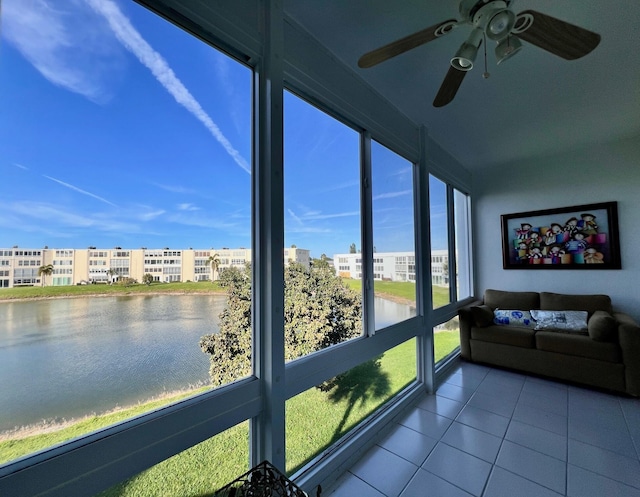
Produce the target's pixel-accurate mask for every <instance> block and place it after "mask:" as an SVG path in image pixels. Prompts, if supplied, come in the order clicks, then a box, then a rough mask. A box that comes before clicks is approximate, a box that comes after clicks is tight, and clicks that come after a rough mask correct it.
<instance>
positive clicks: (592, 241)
mask: <svg viewBox="0 0 640 497" xmlns="http://www.w3.org/2000/svg"><path fill="white" fill-rule="evenodd" d="M502 229H503V233H502V236H503V259H504V267H505V269H514V268H522V269H524V268H527V267H530V266H536V267H540V268H541V267H545V268H549V269H551V268H563V269H568V268H584V269H587V268H593V269H604V268H607V269H618V268H619V267H620V253H619V245H618V232H617V210H616V204H615V202H609V203H606V204H593V205H584V206H574V207H566V208H562V209H549V210H542V211H532V212H523V213H518V214H510V215H504V216H502Z"/></svg>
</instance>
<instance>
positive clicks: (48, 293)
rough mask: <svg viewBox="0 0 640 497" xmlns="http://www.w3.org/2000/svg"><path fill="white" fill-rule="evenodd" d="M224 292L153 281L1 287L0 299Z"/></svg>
mask: <svg viewBox="0 0 640 497" xmlns="http://www.w3.org/2000/svg"><path fill="white" fill-rule="evenodd" d="M212 292H224V290H223V289H221V288H220V285H219V284H218V282H217V281H216V282H214V283H212V282H210V281H198V282H189V283H186V282H184V283H182V282H180V283H151V285H143V284H135V285H131V286H122V285H119V284H117V283H116V284H113V285H69V286H45V287H41V286H24V287H18V288H2V289H0V300H13V299H31V298H48V297H81V296H83V295H86V296H89V295H122V294H125V295H138V294H143V293H212Z"/></svg>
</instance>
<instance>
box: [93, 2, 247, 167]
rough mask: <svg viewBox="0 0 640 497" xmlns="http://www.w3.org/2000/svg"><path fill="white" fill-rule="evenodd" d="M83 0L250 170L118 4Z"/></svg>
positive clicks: (228, 152) (178, 100) (237, 161)
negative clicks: (100, 15)
mask: <svg viewBox="0 0 640 497" xmlns="http://www.w3.org/2000/svg"><path fill="white" fill-rule="evenodd" d="M86 1H87V3H88V4H89V5H90V6H91V7H92V8H93V9H94V10H95V11H96V12H98V13H100V14H102V15H103V16H104V18H105V19H106V20H107V22H108V23H109V26H110V27H111V29H112V30H113V33H114V34H115V36H116V38H117V39H118V40H119V41H120V43H122V45H123V46H124V47H125V48H126V49H127V50H129V51H130V52H131V53H132V54H133V55H135V56H136V57H137V59H138V60H139V61H140V62H141V63H142V64H143V65H145V66H146V67H147V68H148V69H149V70H150V71H151V73H152V74H153V75H154V77H155V78H156V79H157V80H158V82H159V83H160V84H161V85H162V86H163V87H164V88H165V89H166V90H167V91H168V92H169V93H170V94H171V96H173V98H175V100H176V102H178V103H179V104H180V105H182V106H183V107H184V108H185V109H187V110H188V111H189V112H190V113H191V114H193V116H194V117H195V118H196V119H198V120H199V121H200V122H201V123H202V124H203V125H204V126H205V128H207V130H209V132H210V133H211V134H212V135H213V137H214V138H215V139H216V140H217V141H218V143H220V145H222V147H223V148H224V149H225V151H226V152H227V154H229V156H230V157H231V158H232V159H233V160H234V162H235V163H236V164H237V165H238V166H239V167H241V168H242V169H243V170H244V171H245V172H247V173H251V167H250V166H249V164H248V163H247V161H246V160H245V159H244V157H242V155H240V152H238V151H237V150H236V149H235V148H234V147H233V145H231V143H230V142H229V140H228V139H227V137H226V136H224V134H223V133H222V131H221V130H220V128H219V127H218V125H217V124H216V123H215V122H213V119H211V117H209V115H208V114H207V113H206V112H205V111H204V109H203V108H202V106H201V105H200V103H199V102H198V101H197V100H196V99H195V97H194V96H193V95H192V94H191V93H190V92H189V90H188V89H187V88H186V87H185V86H184V85H183V84H182V82H181V81H180V80H179V79H178V77H177V76H176V75H175V73H174V72H173V70H172V69H171V67H169V64H168V63H167V61H166V60H165V59H164V58H163V57H162V55H160V54H159V53H158V52H156V51H155V50H154V49H153V47H152V46H151V45H149V43H147V41H146V40H145V39H144V38H143V37H142V36H141V35H140V33H139V32H138V31H137V30H136V29H135V28H134V27H133V25H132V24H131V22H130V21H129V19H128V18H127V17H126V16H125V15H124V14H123V13H122V11H121V10H120V9H119V8H118V6H117V5H116V4H115V3H114V2H112V1H111V0H86Z"/></svg>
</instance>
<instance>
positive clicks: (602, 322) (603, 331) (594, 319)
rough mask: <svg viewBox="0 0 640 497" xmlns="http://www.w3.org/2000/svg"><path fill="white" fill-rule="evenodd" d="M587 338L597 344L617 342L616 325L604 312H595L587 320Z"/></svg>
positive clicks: (612, 318)
mask: <svg viewBox="0 0 640 497" xmlns="http://www.w3.org/2000/svg"><path fill="white" fill-rule="evenodd" d="M588 329H589V336H590V337H591V339H593V340H596V341H597V342H617V341H618V323H617V322H616V320H615V318H614V317H613V316H612V315H611V314H609V313H608V312H605V311H596V312H594V313H593V315H592V316H591V317H590V318H589V327H588Z"/></svg>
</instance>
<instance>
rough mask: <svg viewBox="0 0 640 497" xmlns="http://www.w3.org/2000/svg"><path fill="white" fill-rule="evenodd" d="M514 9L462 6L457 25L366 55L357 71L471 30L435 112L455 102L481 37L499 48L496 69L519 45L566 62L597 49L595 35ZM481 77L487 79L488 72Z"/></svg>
mask: <svg viewBox="0 0 640 497" xmlns="http://www.w3.org/2000/svg"><path fill="white" fill-rule="evenodd" d="M512 4H513V0H461V1H460V5H459V8H458V10H459V12H460V16H461V19H460V20H455V19H453V20H452V19H450V20H448V21H444V22H441V23H439V24H436V25H434V26H431V27H429V28H426V29H423V30H422V31H418V32H417V33H414V34H412V35H409V36H405V37H404V38H401V39H400V40H397V41H394V42H392V43H389V44H387V45H385V46H383V47H380V48H378V49H376V50H373V51H371V52H368V53H366V54H364V55H363V56H362V57H361V58H360V59H359V60H358V66H359V67H361V68H367V67H372V66H374V65H377V64H379V63H381V62H384V61H385V60H388V59H390V58H392V57H395V56H397V55H400V54H402V53H404V52H406V51H408V50H411V49H413V48H415V47H418V46H420V45H423V44H425V43H429V42H431V41H433V40H436V39H437V38H439V37H441V36H444V35H446V34H448V33H450V32H451V31H452V30H453V28H455V27H457V26H460V25H462V24H469V25H471V26H472V27H473V29H472V31H471V33H470V34H469V37H468V38H467V40H466V41H465V42H464V43H463V44H462V45H461V46H460V48H459V49H458V51H457V52H456V54H455V56H454V57H453V58H452V59H451V62H450V68H449V71H448V72H447V74H446V76H445V78H444V81H443V82H442V85H441V86H440V89H439V90H438V94H437V95H436V98H435V99H434V101H433V105H434V107H442V106H444V105H447V104H448V103H450V102H451V101H452V100H453V99H454V97H455V96H456V93H457V91H458V88H459V87H460V85H461V84H462V80H463V79H464V77H465V75H466V74H467V72H469V71H470V70H471V69H473V63H474V61H475V59H476V56H477V54H478V49H479V47H480V45H481V44H482V40H483V38H485V37H486V38H488V39H490V40H493V41H495V42H496V43H497V46H496V49H495V55H496V60H497V63H498V64H500V63H502V62H504V61H505V60H507V59H509V58H511V57H512V56H514V55H515V54H516V53H519V52H520V50H521V49H522V42H521V40H524V41H526V42H528V43H531V44H532V45H535V46H537V47H538V48H541V49H543V50H546V51H547V52H549V53H552V54H554V55H557V56H558V57H561V58H563V59H566V60H574V59H578V58H580V57H584V56H585V55H587V54H588V53H590V52H591V51H592V50H593V49H595V48H596V47H597V46H598V44H599V43H600V35H599V34H597V33H594V32H592V31H589V30H586V29H584V28H581V27H579V26H574V25H573V24H569V23H568V22H565V21H561V20H560V19H556V18H555V17H551V16H549V15H546V14H542V13H540V12H536V11H533V10H527V11H524V12H521V13H520V14H518V15H516V14H515V13H514V12H513V10H511V5H512ZM485 52H486V48H485ZM485 58H486V53H485ZM485 65H486V61H485ZM485 74H488V73H487V72H486V70H485Z"/></svg>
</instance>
